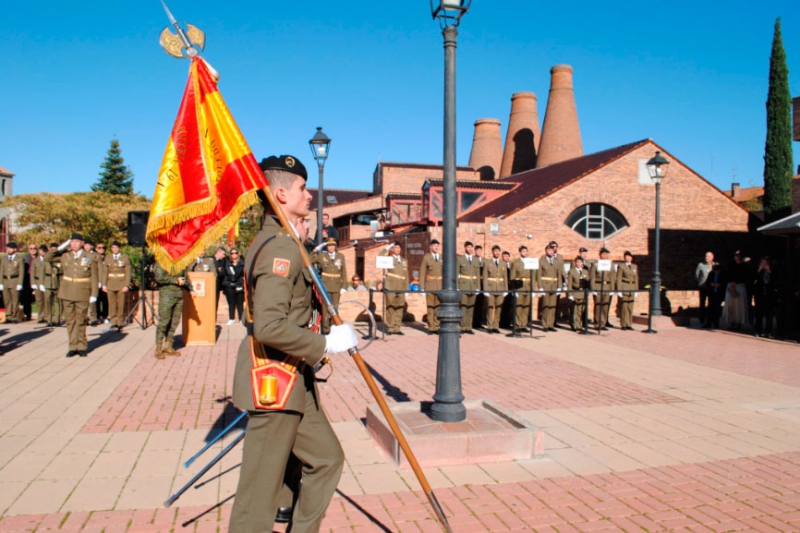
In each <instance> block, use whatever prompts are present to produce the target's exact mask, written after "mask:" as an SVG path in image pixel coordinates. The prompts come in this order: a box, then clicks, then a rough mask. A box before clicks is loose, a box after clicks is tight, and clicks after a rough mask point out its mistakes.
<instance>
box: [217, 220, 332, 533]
mask: <svg viewBox="0 0 800 533" xmlns="http://www.w3.org/2000/svg"><path fill="white" fill-rule="evenodd" d="M273 237H274V238H273ZM270 239H272V240H270ZM265 241H269V242H268V243H267V245H266V246H264V248H263V249H261V252H259V253H258V257H257V258H254V256H255V255H256V250H258V249H259V248H260V247H261V245H262V244H263V243H264V242H265ZM254 259H255V261H256V263H255V265H253V264H252V261H253V260H254ZM251 267H252V271H253V279H254V284H255V288H253V287H248V299H250V301H251V302H252V305H251V307H252V309H253V324H252V326H251V327H252V333H251V334H252V338H253V341H254V342H260V343H261V344H262V345H264V348H265V351H266V354H267V356H268V357H269V358H270V359H274V360H276V361H283V360H284V359H285V358H286V357H287V356H290V357H292V358H293V359H292V360H293V361H294V362H296V363H297V371H298V373H299V375H298V379H297V381H296V383H295V385H294V388H293V389H292V392H291V394H290V396H289V399H288V402H287V404H286V408H285V409H284V410H283V411H256V410H255V405H254V401H253V388H252V382H251V370H252V364H253V363H252V358H251V354H250V341H251V339H250V337H248V338H246V339H245V340H244V341H243V342H242V344H241V345H240V346H239V352H238V355H237V358H236V369H235V372H234V378H233V403H234V405H236V407H238V408H239V409H245V410H247V411H249V414H250V420H249V422H248V424H247V432H246V433H245V438H244V450H243V453H242V467H241V469H240V472H241V473H240V475H239V486H238V487H237V489H236V499H235V500H234V503H233V510H232V511H231V520H230V526H229V529H228V531H229V532H230V533H251V532H270V531H272V526H273V519H274V517H275V513H276V511H277V508H278V506H279V505H280V503H281V499H282V497H283V496H284V488H283V479H284V472H285V470H286V468H287V466H286V465H287V462H288V461H289V460H290V457H291V454H294V455H295V456H297V458H298V459H299V460H300V462H301V463H302V465H303V467H302V479H303V483H302V490H301V491H300V492H299V496H298V500H297V503H296V504H295V506H294V514H293V516H292V531H295V532H296V533H304V532H309V531H318V530H319V527H320V523H321V522H322V518H323V517H324V515H325V511H326V509H327V507H328V503H329V502H330V499H331V497H332V496H333V494H334V492H335V490H336V485H337V484H338V483H339V478H340V477H341V472H342V468H343V465H344V452H343V451H342V448H341V445H340V444H339V440H338V439H337V438H336V435H335V433H334V432H333V429H332V428H331V426H330V423H329V422H328V419H327V417H326V416H325V412H324V410H323V409H322V405H321V404H320V401H319V398H320V395H319V391H318V390H317V386H316V382H315V380H314V372H313V366H314V365H315V364H317V363H318V362H319V361H320V360H321V359H322V358H323V356H324V350H325V344H326V342H325V337H323V336H321V335H317V334H315V333H314V332H312V331H311V330H309V329H308V327H307V326H308V324H309V321H310V319H311V316H312V308H311V299H312V287H311V286H312V279H311V275H310V274H309V273H308V271H306V270H305V269H304V268H303V263H302V258H301V255H300V251H299V249H298V247H297V244H296V243H295V241H294V240H293V239H292V238H291V237H290V236H289V235H288V234H287V233H286V232H285V231H284V230H283V229H282V228H281V227H280V226H279V225H278V223H277V221H275V219H273V218H272V217H268V218H267V221H266V222H265V224H264V228H263V229H262V230H261V232H260V233H259V234H258V235H257V236H256V238H255V239H254V240H253V244H252V245H251V247H250V252H249V253H248V254H247V261H246V268H245V275H246V276H248V275H249V273H250V271H251ZM248 283H249V281H248Z"/></svg>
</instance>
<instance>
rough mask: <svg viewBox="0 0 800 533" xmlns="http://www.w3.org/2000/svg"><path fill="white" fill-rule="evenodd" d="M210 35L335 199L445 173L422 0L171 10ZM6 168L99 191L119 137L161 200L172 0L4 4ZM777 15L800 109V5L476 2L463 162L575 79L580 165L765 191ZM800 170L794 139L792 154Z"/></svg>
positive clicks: (181, 78)
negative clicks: (327, 146)
mask: <svg viewBox="0 0 800 533" xmlns="http://www.w3.org/2000/svg"><path fill="white" fill-rule="evenodd" d="M169 7H170V8H171V10H172V12H173V13H174V14H175V16H176V18H177V19H178V20H179V21H181V22H191V23H193V24H195V25H197V26H199V27H200V28H202V29H203V30H204V31H205V32H206V36H207V46H206V51H205V54H204V57H205V58H206V59H207V60H208V61H209V62H210V63H211V64H212V65H213V66H214V67H215V68H216V69H217V70H218V71H219V72H220V73H221V75H222V78H221V81H220V89H221V91H222V95H223V97H224V98H225V100H226V101H227V103H228V106H229V107H230V109H231V111H232V113H233V115H234V117H235V118H236V120H237V121H238V123H239V126H240V128H241V129H242V131H243V133H244V135H245V137H246V138H247V140H248V142H249V144H250V147H251V148H252V149H253V152H254V154H255V155H256V158H257V159H261V158H262V157H265V156H267V155H272V154H287V153H288V154H293V155H297V156H299V157H300V158H301V160H302V161H304V162H305V164H306V166H307V167H309V170H310V174H311V175H312V178H310V179H309V186H312V187H315V186H316V185H317V183H316V182H317V180H316V175H317V173H316V165H314V164H313V160H312V158H311V154H310V150H309V148H308V140H309V139H310V138H311V136H312V135H313V134H314V132H315V127H316V126H323V128H324V131H325V133H327V134H328V135H329V136H330V137H331V138H332V139H333V143H332V145H331V156H330V159H329V160H328V164H327V165H326V167H325V186H326V187H331V188H333V187H336V188H348V189H369V188H371V184H372V172H373V170H374V168H375V166H376V164H377V162H378V161H380V160H383V161H398V162H417V163H436V164H440V163H441V161H442V112H443V109H442V108H443V66H444V54H443V49H442V37H441V32H440V29H439V26H438V24H437V23H436V22H435V21H433V20H432V19H431V16H430V9H429V4H428V2H427V1H426V0H414V1H409V0H402V1H399V2H398V1H395V2H367V1H365V0H351V1H347V2H330V1H327V2H324V1H320V0H306V1H304V2H286V1H284V2H278V1H275V0H258V1H256V0H237V1H230V2H216V1H215V2H211V1H208V0H196V1H192V2H190V1H188V0H170V2H169ZM2 16H3V19H4V21H5V24H4V25H3V31H2V32H1V33H0V73H2V91H1V92H0V95H1V97H0V166H2V167H5V168H7V169H9V170H11V171H12V172H14V173H15V174H16V178H15V181H14V192H15V193H16V194H22V193H30V192H41V191H52V192H71V191H87V190H89V187H90V186H91V185H92V184H93V183H94V182H95V181H96V180H97V177H98V173H99V171H100V164H101V163H102V161H103V159H104V157H105V154H106V151H107V149H108V147H109V142H110V141H111V139H112V138H114V137H115V136H116V138H117V139H118V140H119V141H120V144H121V147H122V150H123V156H124V157H125V160H126V163H127V164H128V165H129V167H130V168H131V169H132V170H133V172H134V174H135V189H136V191H137V192H141V193H143V194H145V195H147V196H148V197H151V196H152V194H153V191H154V188H155V180H156V175H157V173H158V169H159V166H160V163H161V157H162V155H163V152H164V147H165V146H166V142H167V137H168V136H169V132H170V129H171V127H172V123H173V121H174V119H175V114H176V112H177V108H178V105H179V103H180V98H181V95H182V92H183V88H184V84H185V82H186V76H187V72H188V62H186V61H181V60H177V59H173V58H171V57H169V56H168V55H167V54H166V53H165V52H164V51H163V50H162V49H161V48H160V47H159V45H158V35H159V33H160V31H161V30H162V28H164V27H165V26H166V25H167V23H168V21H167V19H166V16H165V15H164V12H163V10H162V8H161V4H160V3H159V1H158V0H146V1H143V0H137V1H135V2H130V1H128V2H123V1H120V0H115V1H102V2H101V1H94V0H86V1H82V2H61V1H55V0H43V1H40V2H4V5H3V8H2ZM777 17H781V27H782V33H783V42H784V48H785V50H786V53H787V58H788V65H789V71H790V80H789V81H790V87H791V89H792V95H793V96H798V95H800V8H798V4H797V1H796V0H776V1H770V0H768V1H765V2H743V1H741V0H734V1H725V2H722V1H711V2H697V1H691V2H688V1H684V0H676V1H672V2H649V3H648V2H645V3H642V2H629V1H622V2H616V3H614V4H613V5H611V4H609V3H607V2H563V1H562V2H544V1H533V0H474V2H473V5H472V9H471V10H470V12H469V13H468V14H467V15H466V16H465V17H464V19H463V21H462V24H461V27H460V32H459V41H458V51H457V65H458V67H457V77H458V85H457V87H458V89H457V97H458V100H457V112H458V119H457V120H458V133H457V135H458V144H457V162H458V164H459V165H466V164H467V163H468V162H469V152H470V147H471V143H472V133H473V123H474V122H475V120H477V119H479V118H498V119H500V120H501V121H502V123H503V125H502V128H503V134H505V128H506V126H507V123H508V115H509V111H510V99H511V95H512V94H513V93H515V92H520V91H533V92H535V93H536V94H537V95H538V96H539V117H540V119H541V120H543V119H544V114H545V106H546V101H547V93H548V89H549V82H550V74H549V71H550V67H552V66H553V65H556V64H561V63H566V64H570V65H572V66H573V68H574V71H575V72H574V84H575V98H576V102H577V107H578V117H579V119H580V125H581V132H582V137H583V147H584V153H592V152H596V151H599V150H603V149H606V148H611V147H614V146H618V145H621V144H625V143H629V142H633V141H636V140H640V139H643V138H647V137H652V138H653V139H654V140H655V141H656V142H657V143H659V144H661V145H662V146H664V147H665V148H666V149H667V150H668V151H670V152H671V153H672V154H674V155H675V156H676V157H678V158H679V159H681V160H682V161H683V162H684V163H685V164H687V165H689V166H690V167H692V168H693V169H694V170H695V171H697V172H698V173H700V174H701V175H702V176H703V177H705V178H707V179H709V180H710V181H712V182H713V183H714V184H715V185H717V186H719V187H720V188H724V189H727V188H729V187H730V183H731V181H732V179H733V172H734V168H735V169H736V171H735V172H736V173H737V174H738V177H737V180H738V181H739V182H740V183H741V184H742V186H743V187H747V186H755V185H760V184H762V183H763V178H762V175H763V152H764V140H765V122H766V118H765V116H766V114H765V101H766V97H767V86H768V71H769V57H770V48H771V42H772V35H773V25H774V23H775V19H776V18H777ZM793 149H794V153H795V168H796V167H797V164H798V162H800V157H798V156H799V155H800V143H794V145H793Z"/></svg>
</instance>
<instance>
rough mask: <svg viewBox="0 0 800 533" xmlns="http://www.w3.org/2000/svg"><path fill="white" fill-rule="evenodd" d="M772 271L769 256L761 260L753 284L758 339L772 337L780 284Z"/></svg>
mask: <svg viewBox="0 0 800 533" xmlns="http://www.w3.org/2000/svg"><path fill="white" fill-rule="evenodd" d="M776 281H777V280H776V279H775V272H774V271H773V270H772V260H771V259H770V257H769V256H768V255H765V256H764V257H762V258H761V262H760V263H759V265H758V271H756V275H755V283H754V284H753V296H755V302H756V309H755V315H756V337H761V336H764V337H770V338H771V337H772V318H773V317H774V315H775V304H776V303H777V302H778V284H777V283H776Z"/></svg>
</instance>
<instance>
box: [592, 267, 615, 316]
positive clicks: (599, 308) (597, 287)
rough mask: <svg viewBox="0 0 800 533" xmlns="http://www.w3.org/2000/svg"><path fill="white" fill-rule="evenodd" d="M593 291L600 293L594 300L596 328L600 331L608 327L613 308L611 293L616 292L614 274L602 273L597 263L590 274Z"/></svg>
mask: <svg viewBox="0 0 800 533" xmlns="http://www.w3.org/2000/svg"><path fill="white" fill-rule="evenodd" d="M589 280H590V284H591V289H592V290H593V291H601V290H602V291H605V292H602V293H600V292H598V293H597V295H596V296H595V299H594V326H595V327H596V328H598V329H601V328H607V327H608V311H609V309H610V308H611V291H613V290H614V273H613V272H601V271H600V270H598V268H597V263H594V264H593V265H592V270H591V272H590V273H589Z"/></svg>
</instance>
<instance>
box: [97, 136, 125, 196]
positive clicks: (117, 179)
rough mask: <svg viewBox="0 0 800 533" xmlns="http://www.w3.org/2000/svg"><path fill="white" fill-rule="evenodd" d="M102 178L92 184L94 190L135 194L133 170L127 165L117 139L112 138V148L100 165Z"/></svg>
mask: <svg viewBox="0 0 800 533" xmlns="http://www.w3.org/2000/svg"><path fill="white" fill-rule="evenodd" d="M100 168H102V169H103V171H102V172H100V179H99V180H97V183H95V184H94V185H92V190H93V191H95V192H96V191H102V192H107V193H109V194H127V195H130V194H133V172H131V170H130V169H129V168H128V167H127V166H126V165H125V160H124V159H123V158H122V150H120V147H119V141H118V140H117V139H112V140H111V148H109V149H108V152H107V153H106V159H105V161H103V164H102V165H100Z"/></svg>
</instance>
